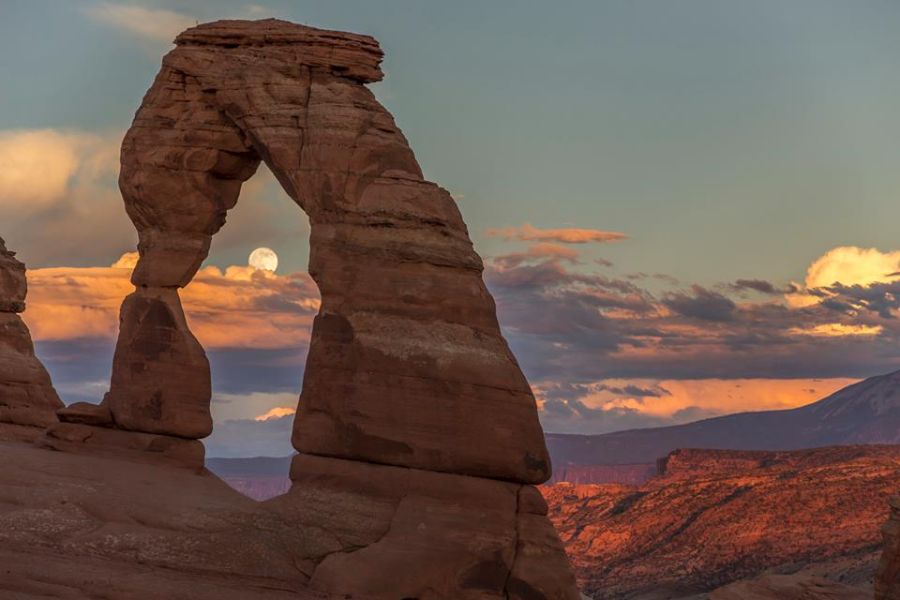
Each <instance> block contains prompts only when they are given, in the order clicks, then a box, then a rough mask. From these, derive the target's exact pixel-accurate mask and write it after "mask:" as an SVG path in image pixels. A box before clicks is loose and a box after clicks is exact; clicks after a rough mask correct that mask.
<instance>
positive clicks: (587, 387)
mask: <svg viewBox="0 0 900 600" xmlns="http://www.w3.org/2000/svg"><path fill="white" fill-rule="evenodd" d="M856 381H857V379H853V378H834V379H730V380H729V379H699V380H645V379H638V380H604V381H598V382H590V383H583V384H575V385H573V384H569V383H555V382H548V381H545V382H540V383H538V384H536V385H535V386H534V387H535V394H536V396H537V399H538V406H539V412H540V416H541V421H542V423H543V425H544V428H545V429H546V430H547V431H549V432H553V433H607V432H611V431H620V430H622V429H632V428H641V427H661V426H666V425H677V424H681V423H688V422H691V421H696V420H698V419H705V418H709V417H714V416H718V415H723V414H729V413H734V412H743V411H747V410H784V409H789V408H795V407H797V406H803V405H806V404H809V403H811V402H815V401H817V400H819V399H821V398H824V397H825V396H828V395H829V394H831V393H833V392H835V391H837V390H839V389H841V388H843V387H845V386H847V385H850V384H852V383H855V382H856ZM635 390H665V393H663V394H657V395H652V396H641V395H640V394H635V393H633V392H634V391H635Z"/></svg>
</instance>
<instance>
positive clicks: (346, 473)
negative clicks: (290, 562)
mask: <svg viewBox="0 0 900 600" xmlns="http://www.w3.org/2000/svg"><path fill="white" fill-rule="evenodd" d="M291 478H292V480H293V487H292V488H291V491H290V492H289V493H288V494H286V495H285V496H281V497H279V498H275V499H273V500H271V501H269V502H268V503H266V504H267V505H269V506H273V507H277V510H278V512H279V513H281V514H283V515H285V516H286V517H287V518H288V520H289V521H291V522H292V523H295V524H296V527H298V528H301V529H305V530H309V531H312V532H316V535H317V537H318V538H319V539H321V540H322V541H323V542H325V545H324V546H323V547H322V548H321V551H322V555H321V558H320V559H319V560H318V564H316V565H315V567H314V569H313V571H312V573H311V577H310V585H311V586H312V587H313V588H314V589H319V590H323V591H324V590H327V591H329V592H331V593H335V594H348V595H354V597H355V596H356V595H361V594H371V595H372V596H374V597H378V598H419V599H421V600H426V599H436V598H455V599H461V600H464V599H467V598H472V599H475V598H479V599H483V598H521V599H522V600H526V599H527V600H540V599H548V600H549V599H553V600H566V599H570V598H571V599H573V600H577V599H578V598H579V595H578V592H577V588H576V584H575V579H574V577H573V576H572V575H571V572H570V570H569V567H568V564H567V563H566V558H565V553H564V551H563V548H562V545H561V544H560V542H559V539H558V537H557V536H556V533H555V531H554V530H553V527H552V525H551V524H550V521H549V520H548V519H547V517H546V514H547V505H546V503H545V502H544V499H543V497H542V496H541V494H540V493H539V492H538V491H537V489H536V488H535V487H533V486H530V485H521V484H515V483H508V482H502V481H495V480H491V479H484V478H479V477H468V476H463V475H452V474H446V473H437V472H431V471H422V470H418V469H409V468H403V467H392V466H384V465H374V464H369V463H361V462H356V461H348V460H342V459H334V458H325V457H317V456H312V455H303V454H301V455H298V456H296V457H295V458H294V461H293V464H292V468H291Z"/></svg>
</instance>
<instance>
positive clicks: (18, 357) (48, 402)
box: [0, 238, 63, 439]
mask: <svg viewBox="0 0 900 600" xmlns="http://www.w3.org/2000/svg"><path fill="white" fill-rule="evenodd" d="M26 293H27V284H26V281H25V265H24V264H22V263H21V262H20V261H18V260H16V258H15V253H14V252H11V251H9V250H7V248H6V244H5V242H4V241H3V239H2V238H0V424H6V425H7V426H5V427H2V428H0V439H2V438H4V437H6V438H9V437H16V438H31V437H35V436H37V435H38V434H39V433H40V430H38V429H34V428H37V427H45V426H47V425H50V424H51V423H53V422H55V421H56V415H55V411H56V410H57V409H58V408H62V406H63V404H62V402H61V401H60V399H59V396H57V394H56V391H55V390H54V389H53V385H52V384H51V382H50V376H49V375H48V374H47V371H46V369H44V366H43V365H42V364H41V362H40V361H39V360H38V359H37V357H35V355H34V344H32V342H31V334H30V333H29V331H28V327H27V326H26V325H25V322H24V321H22V318H21V317H20V316H19V314H18V313H21V312H24V310H25V295H26Z"/></svg>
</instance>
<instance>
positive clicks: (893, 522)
mask: <svg viewBox="0 0 900 600" xmlns="http://www.w3.org/2000/svg"><path fill="white" fill-rule="evenodd" d="M882 533H883V535H884V552H883V554H882V556H881V563H880V564H879V565H878V576H877V578H876V580H875V600H900V496H896V497H894V498H892V499H891V517H890V519H889V520H888V522H887V524H886V525H885V526H884V528H883V529H882Z"/></svg>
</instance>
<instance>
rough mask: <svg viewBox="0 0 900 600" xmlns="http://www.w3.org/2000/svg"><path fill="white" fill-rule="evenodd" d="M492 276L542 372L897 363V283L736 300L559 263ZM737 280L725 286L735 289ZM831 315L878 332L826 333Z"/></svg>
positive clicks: (504, 320) (503, 311)
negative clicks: (801, 298)
mask: <svg viewBox="0 0 900 600" xmlns="http://www.w3.org/2000/svg"><path fill="white" fill-rule="evenodd" d="M485 278H486V281H487V283H488V286H489V287H490V289H491V292H492V293H493V294H494V296H495V298H496V300H497V306H498V312H499V317H500V320H501V324H502V325H503V328H504V333H505V334H506V336H507V338H508V340H509V342H510V345H511V347H512V349H513V350H514V352H515V353H516V355H517V357H518V358H519V361H520V363H521V364H522V366H523V368H524V370H525V372H526V374H527V375H528V376H529V378H530V379H531V380H532V381H534V382H542V381H569V382H576V383H577V382H591V381H598V380H602V379H642V378H643V379H703V378H798V377H802V378H810V377H867V376H870V375H873V374H876V373H880V372H887V371H891V370H894V369H896V368H900V323H898V322H900V319H896V318H895V315H896V313H897V311H898V310H900V305H898V298H900V282H894V283H877V284H872V285H870V286H840V285H835V286H831V287H829V288H821V289H813V290H809V291H808V292H807V293H808V294H809V295H810V296H811V297H813V298H816V299H818V300H819V301H818V302H817V303H815V304H814V305H812V306H800V307H795V306H791V305H789V304H786V303H785V302H784V301H783V300H782V299H781V298H780V297H779V296H777V295H774V297H772V299H767V300H765V301H759V302H742V303H741V304H740V305H739V304H738V303H737V302H735V300H734V299H732V298H730V297H729V296H728V294H727V293H723V292H722V291H714V290H711V289H709V288H706V287H701V286H692V287H691V288H690V289H689V291H686V292H685V291H682V292H674V293H669V294H663V295H662V297H661V298H657V297H655V296H654V294H653V293H651V292H650V291H649V290H647V289H644V288H642V287H641V286H640V285H638V284H637V281H638V280H637V278H632V279H628V278H622V279H616V278H613V277H601V276H597V275H595V274H590V273H585V272H583V271H582V270H580V269H578V268H577V267H576V268H570V267H568V266H566V265H563V264H561V263H560V262H559V261H546V262H542V263H537V264H528V265H520V266H518V267H512V268H506V267H504V266H502V265H497V264H494V263H488V266H487V269H486V271H485ZM747 281H752V280H747ZM731 285H732V284H728V285H725V286H723V287H722V288H720V289H721V290H727V289H731V290H732V291H735V293H738V292H737V290H734V288H733V287H731ZM752 285H753V286H755V287H757V288H761V289H766V290H767V289H769V288H768V286H766V285H757V283H755V282H754V283H752ZM771 286H772V289H777V286H776V285H775V284H771ZM743 287H744V288H746V287H748V285H747V282H746V281H745V282H744V283H743ZM783 290H784V291H785V292H791V291H793V292H796V291H797V290H795V289H788V288H787V287H784V288H783ZM767 295H769V294H767ZM770 296H771V295H770ZM666 309H667V310H666ZM834 324H838V325H840V326H845V327H847V328H848V331H851V332H852V329H853V328H854V327H861V326H864V327H869V328H872V330H873V331H877V332H878V333H877V335H874V334H873V335H849V334H848V335H828V330H829V328H833V326H834Z"/></svg>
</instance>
